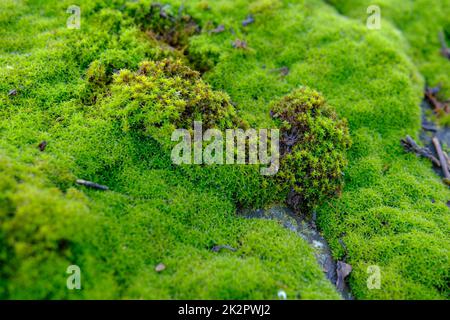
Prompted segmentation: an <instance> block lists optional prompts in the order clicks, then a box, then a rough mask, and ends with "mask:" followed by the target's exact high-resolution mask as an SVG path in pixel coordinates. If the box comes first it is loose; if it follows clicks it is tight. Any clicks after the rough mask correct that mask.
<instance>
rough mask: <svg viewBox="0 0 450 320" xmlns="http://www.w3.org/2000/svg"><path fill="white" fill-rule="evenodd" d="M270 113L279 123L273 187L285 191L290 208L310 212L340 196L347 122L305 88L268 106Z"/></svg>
mask: <svg viewBox="0 0 450 320" xmlns="http://www.w3.org/2000/svg"><path fill="white" fill-rule="evenodd" d="M271 112H272V114H273V117H274V118H275V119H279V120H280V121H282V124H281V128H280V129H281V131H282V134H281V160H280V171H279V172H278V173H277V175H276V179H277V181H278V184H277V186H278V187H279V188H281V189H282V190H283V189H284V188H287V189H288V192H289V195H288V201H287V202H288V204H289V205H290V206H291V207H293V208H295V209H297V210H300V211H303V212H310V211H311V210H312V209H314V208H315V207H316V206H317V204H318V203H320V202H322V201H323V200H324V199H325V198H328V197H333V196H336V195H337V194H339V193H340V190H341V188H342V183H343V174H344V172H343V170H344V168H345V167H346V166H347V159H346V151H347V149H348V148H349V147H350V137H349V133H348V128H347V123H346V121H343V120H338V119H337V115H336V113H335V112H334V111H333V110H332V109H331V108H330V107H329V106H328V105H326V104H325V100H324V98H323V97H322V96H321V95H320V94H319V93H318V92H316V91H314V90H311V89H309V88H300V89H297V90H294V91H293V92H292V93H290V94H289V95H287V96H285V97H283V98H282V99H280V100H279V101H276V102H275V103H272V104H271Z"/></svg>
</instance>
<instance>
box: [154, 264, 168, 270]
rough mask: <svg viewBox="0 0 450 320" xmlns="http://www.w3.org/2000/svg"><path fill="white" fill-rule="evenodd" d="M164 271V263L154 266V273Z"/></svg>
mask: <svg viewBox="0 0 450 320" xmlns="http://www.w3.org/2000/svg"><path fill="white" fill-rule="evenodd" d="M165 269H166V265H165V264H164V263H158V265H156V267H155V271H156V272H161V271H164V270H165Z"/></svg>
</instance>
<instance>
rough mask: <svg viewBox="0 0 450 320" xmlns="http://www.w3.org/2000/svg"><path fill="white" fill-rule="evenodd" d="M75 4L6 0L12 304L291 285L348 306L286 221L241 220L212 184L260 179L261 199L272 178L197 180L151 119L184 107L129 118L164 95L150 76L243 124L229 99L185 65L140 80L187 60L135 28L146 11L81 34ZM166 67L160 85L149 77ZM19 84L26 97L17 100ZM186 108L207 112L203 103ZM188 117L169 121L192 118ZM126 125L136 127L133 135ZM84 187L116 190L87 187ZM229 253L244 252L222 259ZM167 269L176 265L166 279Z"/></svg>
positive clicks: (0, 173) (116, 10) (91, 15)
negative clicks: (142, 87)
mask: <svg viewBox="0 0 450 320" xmlns="http://www.w3.org/2000/svg"><path fill="white" fill-rule="evenodd" d="M71 4H72V3H70V2H68V1H62V2H58V3H57V4H54V3H50V2H48V3H46V2H42V1H38V2H30V3H28V4H27V5H26V6H25V5H23V6H22V5H19V6H12V5H11V4H10V3H9V2H2V3H1V4H0V6H1V10H0V12H1V13H2V14H1V15H0V17H1V19H0V24H2V25H5V26H6V27H5V28H2V30H1V31H0V32H1V37H0V39H2V40H1V44H2V45H1V46H0V62H1V68H0V73H1V79H2V80H1V81H0V133H1V135H0V137H1V138H0V203H1V205H0V279H1V280H0V296H1V297H2V298H9V299H14V298H27V299H28V298H50V299H62V298H69V299H71V298H74V299H80V298H101V299H105V298H159V299H160V298H190V299H193V298H199V297H203V298H255V297H259V298H264V299H273V298H276V294H277V292H278V290H280V289H284V290H285V291H286V292H287V294H288V297H289V298H324V299H335V298H339V296H338V295H337V293H336V292H335V290H334V288H333V286H332V285H331V284H330V283H329V282H328V281H327V280H326V279H325V277H324V275H323V273H322V271H321V270H320V268H319V266H318V265H317V263H316V261H315V258H314V255H313V252H312V249H311V248H309V246H308V245H307V244H306V243H305V242H304V241H303V240H302V239H300V238H298V236H297V235H295V234H294V233H291V232H289V231H287V230H284V229H283V228H282V227H281V226H279V225H278V224H277V223H275V222H262V221H252V220H247V219H243V218H238V217H236V216H235V215H234V213H235V210H236V205H235V203H236V202H235V199H234V198H233V197H232V196H231V195H230V194H229V193H227V192H228V191H227V188H225V187H222V188H221V189H220V188H219V189H217V188H214V187H213V184H212V183H213V182H214V181H215V180H217V179H218V181H219V182H221V180H222V178H226V177H228V180H226V183H220V185H222V186H223V185H224V184H228V185H230V186H231V185H233V184H234V185H237V188H238V189H241V190H245V189H246V186H248V184H247V182H246V180H249V181H252V183H254V187H252V188H250V189H248V190H247V194H245V193H244V195H243V197H245V198H246V199H248V198H250V197H251V196H253V197H254V195H255V194H254V192H253V191H252V190H256V189H257V186H260V182H259V181H254V180H253V179H252V178H250V177H248V176H246V175H243V176H242V180H241V181H237V180H236V179H235V177H236V176H238V172H239V169H237V168H236V169H233V170H236V172H235V174H234V175H233V174H232V175H231V176H229V173H230V171H229V170H228V171H227V170H226V168H221V169H220V170H221V171H220V172H219V171H214V170H212V171H210V173H209V174H207V173H205V172H203V174H204V175H205V176H208V179H209V180H208V181H209V182H210V183H209V184H205V185H197V184H196V183H195V182H196V180H195V179H194V178H196V176H195V170H192V171H190V172H191V175H192V176H190V175H189V171H186V170H182V169H180V168H177V167H174V166H173V164H172V162H171V159H170V157H169V154H168V153H167V152H166V150H165V149H164V147H162V145H161V144H160V142H158V140H159V139H157V138H158V136H157V135H153V136H152V135H148V134H146V130H145V128H146V126H148V127H151V126H152V125H155V127H156V126H157V125H158V123H159V122H158V123H157V122H155V121H152V119H151V118H149V117H147V118H146V117H145V115H148V114H151V113H152V112H156V111H159V112H164V111H165V109H164V107H165V108H170V107H172V106H174V104H172V103H166V104H163V105H160V106H159V107H160V108H159V109H158V108H155V107H156V106H157V105H156V103H155V104H154V105H152V104H151V103H150V102H149V101H154V102H156V100H151V98H150V97H149V95H147V96H146V95H145V94H143V96H139V97H140V98H141V100H140V101H145V102H147V103H148V104H144V105H143V109H142V110H141V111H145V112H139V110H138V109H126V108H127V107H129V102H130V101H131V100H130V99H129V96H128V94H130V91H127V90H128V89H129V88H128V87H127V86H129V87H133V89H136V86H138V85H139V84H142V83H144V84H147V85H149V86H150V87H151V84H149V82H146V81H148V79H151V80H152V81H155V83H153V85H156V84H157V85H158V86H159V87H158V86H156V87H155V88H154V90H159V91H158V92H159V93H161V94H168V92H163V91H161V90H166V89H167V90H169V93H171V94H174V92H173V91H170V89H171V88H172V87H171V85H178V88H179V89H191V90H193V89H194V88H196V89H198V90H199V94H200V95H201V99H200V101H204V102H205V103H206V102H208V106H209V103H211V104H212V106H216V107H218V106H219V105H220V106H222V107H225V109H224V110H229V111H230V115H231V116H230V119H231V118H232V117H233V110H234V109H233V108H232V105H231V104H230V100H229V98H228V97H227V96H226V95H225V94H224V93H221V92H216V91H213V90H212V89H211V88H210V87H209V86H208V85H207V84H206V83H204V82H202V81H201V80H200V79H199V78H198V76H197V75H196V74H195V73H193V72H191V71H190V70H189V69H186V68H184V67H183V65H181V64H178V63H175V64H171V63H167V61H166V62H159V63H154V62H152V63H145V64H143V65H141V67H142V68H141V73H142V74H140V75H139V74H138V73H137V72H136V71H135V70H139V62H141V61H146V60H147V61H148V60H152V61H160V60H162V59H163V58H165V57H168V56H170V57H172V58H173V60H172V61H174V60H176V58H179V57H180V56H179V53H178V52H175V51H172V50H170V49H167V47H165V46H164V45H163V44H161V43H160V42H158V41H155V40H154V39H152V38H149V37H148V36H147V35H146V34H145V32H143V31H140V30H139V28H137V27H136V26H135V20H134V17H133V18H130V17H129V16H128V14H130V12H132V10H131V9H130V7H128V6H131V7H132V6H134V5H135V4H133V3H129V2H127V5H126V6H125V7H122V4H119V3H117V4H115V5H113V6H112V7H111V6H110V7H109V8H108V9H106V8H105V7H106V5H107V4H106V3H103V2H101V1H96V2H93V1H85V2H82V3H81V4H80V6H81V8H82V27H81V29H80V30H69V29H66V27H65V20H66V18H67V15H66V14H65V10H66V9H67V7H68V6H69V5H71ZM108 5H112V3H108ZM3 9H8V10H10V11H9V12H10V14H8V15H5V14H3V13H4V12H5V10H3ZM121 10H122V11H121ZM42 13H45V14H44V15H42ZM99 17H100V18H99ZM39 23H41V24H39ZM36 24H37V25H38V26H39V27H38V28H37V29H36V28H33V26H34V25H36ZM13 39H23V41H22V40H20V41H18V40H15V41H13ZM156 66H158V67H159V68H161V70H160V71H161V73H160V74H159V75H160V76H159V77H156V76H155V75H150V74H148V75H144V73H146V72H149V71H151V70H153V71H157V69H158V68H157V67H156ZM162 66H164V68H165V69H164V68H162ZM173 66H175V67H174V68H172V69H171V67H173ZM152 68H153V69H152ZM116 69H117V70H120V71H119V72H118V73H119V74H118V75H114V74H115V73H117V70H116ZM121 69H122V70H121ZM130 70H133V71H130ZM186 72H187V73H186ZM127 76H129V79H126V78H127ZM144 78H145V79H147V80H146V81H144ZM130 80H131V81H130ZM140 81H141V82H140ZM142 81H143V82H142ZM183 84H185V85H186V86H187V88H182V85H183ZM12 88H17V91H18V93H17V95H16V96H9V95H8V92H9V90H11V89H12ZM185 91H186V95H185V96H183V97H185V98H186V99H187V98H189V99H190V98H192V99H195V97H194V96H193V95H192V92H191V91H190V90H185ZM146 92H147V91H146ZM152 92H153V93H155V92H157V91H151V90H149V91H148V92H147V93H152ZM111 93H112V95H111V96H108V95H109V94H111ZM144 93H145V92H144ZM189 94H191V95H189ZM170 97H171V98H174V97H175V95H174V96H170ZM147 99H148V100H147ZM171 101H172V102H174V101H175V102H176V101H179V100H176V99H173V100H171ZM114 103H116V105H114ZM187 106H189V107H190V108H192V109H189V110H190V111H192V114H193V115H194V114H195V116H197V114H198V115H199V116H203V113H202V110H197V109H195V108H197V107H198V105H197V104H194V103H191V104H190V105H189V104H188V105H187ZM113 107H116V108H113ZM122 108H125V111H127V113H125V114H121V113H120V111H121V110H122ZM227 108H228V109H227ZM220 110H221V109H220ZM220 110H216V111H220ZM116 111H117V112H116ZM176 111H181V109H177V110H176ZM175 114H176V112H172V113H169V114H168V115H169V116H168V118H164V117H163V118H160V120H161V119H162V120H163V123H167V124H170V123H171V121H172V120H173V121H174V122H173V123H175V124H177V125H184V123H185V122H186V121H187V120H188V119H183V118H180V117H176V118H174V119H173V118H171V116H173V115H175ZM125 115H126V116H125ZM152 115H153V114H152ZM212 116H216V117H215V118H214V119H217V122H218V123H219V124H220V123H221V121H223V125H225V124H226V125H228V122H226V119H222V118H219V117H217V115H212ZM126 120H127V121H129V127H130V130H123V129H124V127H125V128H126V127H127V126H123V124H126V123H127V122H126ZM227 121H228V120H227ZM230 121H231V120H230ZM140 129H143V130H140ZM155 139H156V140H155ZM43 140H46V141H47V142H48V145H47V148H46V149H45V151H43V152H41V151H39V149H38V148H37V145H38V144H39V143H40V142H41V141H43ZM159 141H161V140H159ZM252 170H253V169H252ZM253 171H255V170H253ZM76 178H83V179H87V180H92V181H95V182H98V183H102V184H106V185H108V187H109V188H110V191H107V192H99V191H96V190H91V189H87V188H85V187H81V186H78V185H76V184H75V183H74V181H75V179H76ZM202 181H206V179H204V180H202ZM223 191H227V192H223ZM256 201H260V200H259V199H257V200H256ZM267 239H270V242H267V241H266V240H267ZM217 244H228V245H230V246H233V247H235V248H236V249H237V251H236V252H226V251H224V252H219V253H216V252H213V251H211V248H212V247H213V246H214V245H217ZM160 262H162V263H164V264H165V265H166V270H164V271H163V272H161V273H158V272H156V271H155V270H154V268H155V266H156V265H157V264H158V263H160ZM71 264H76V265H78V266H80V268H81V273H82V274H81V276H82V290H81V291H77V290H75V291H69V290H67V288H66V279H67V276H68V275H67V274H66V269H67V267H68V266H69V265H71ZM206 275H207V276H206Z"/></svg>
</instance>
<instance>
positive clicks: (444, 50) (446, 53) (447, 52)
mask: <svg viewBox="0 0 450 320" xmlns="http://www.w3.org/2000/svg"><path fill="white" fill-rule="evenodd" d="M439 41H440V42H441V54H442V55H443V56H444V57H446V58H447V59H450V49H449V48H448V47H447V43H446V41H445V36H444V33H443V32H442V31H441V32H439Z"/></svg>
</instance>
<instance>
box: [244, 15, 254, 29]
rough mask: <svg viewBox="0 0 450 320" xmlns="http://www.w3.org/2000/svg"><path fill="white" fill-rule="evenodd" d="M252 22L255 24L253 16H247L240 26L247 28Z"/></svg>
mask: <svg viewBox="0 0 450 320" xmlns="http://www.w3.org/2000/svg"><path fill="white" fill-rule="evenodd" d="M253 22H255V19H254V18H253V16H252V15H251V14H249V15H248V16H247V18H245V20H244V21H242V25H243V26H244V27H246V26H248V25H249V24H252V23H253Z"/></svg>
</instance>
